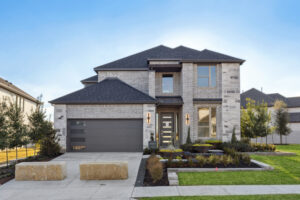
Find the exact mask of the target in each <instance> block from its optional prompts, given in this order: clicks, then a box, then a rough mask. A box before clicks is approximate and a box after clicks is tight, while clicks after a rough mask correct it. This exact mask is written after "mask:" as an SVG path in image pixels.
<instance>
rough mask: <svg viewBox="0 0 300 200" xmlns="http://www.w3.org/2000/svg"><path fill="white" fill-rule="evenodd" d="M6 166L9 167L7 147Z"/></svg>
mask: <svg viewBox="0 0 300 200" xmlns="http://www.w3.org/2000/svg"><path fill="white" fill-rule="evenodd" d="M6 167H8V151H7V148H6Z"/></svg>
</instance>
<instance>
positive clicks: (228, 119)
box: [222, 63, 240, 141]
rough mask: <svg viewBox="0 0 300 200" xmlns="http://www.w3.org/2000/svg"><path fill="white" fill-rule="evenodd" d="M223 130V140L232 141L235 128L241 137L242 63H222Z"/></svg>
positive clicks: (237, 134)
mask: <svg viewBox="0 0 300 200" xmlns="http://www.w3.org/2000/svg"><path fill="white" fill-rule="evenodd" d="M222 99H223V102H222V123H223V124H222V131H223V136H222V140H223V141H230V140H231V135H232V131H233V128H234V127H235V133H236V136H237V138H238V139H239V138H240V65H239V64H236V63H222Z"/></svg>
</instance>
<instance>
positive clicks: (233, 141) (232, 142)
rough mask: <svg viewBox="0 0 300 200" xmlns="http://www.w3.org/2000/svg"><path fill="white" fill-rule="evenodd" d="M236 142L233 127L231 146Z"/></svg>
mask: <svg viewBox="0 0 300 200" xmlns="http://www.w3.org/2000/svg"><path fill="white" fill-rule="evenodd" d="M236 142H237V138H236V135H235V127H234V128H233V130H232V135H231V144H235V143H236Z"/></svg>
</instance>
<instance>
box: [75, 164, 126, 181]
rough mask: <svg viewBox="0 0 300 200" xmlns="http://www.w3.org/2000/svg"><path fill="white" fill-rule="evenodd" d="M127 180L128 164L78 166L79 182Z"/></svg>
mask: <svg viewBox="0 0 300 200" xmlns="http://www.w3.org/2000/svg"><path fill="white" fill-rule="evenodd" d="M127 178H128V162H97V163H82V164H80V180H121V179H127Z"/></svg>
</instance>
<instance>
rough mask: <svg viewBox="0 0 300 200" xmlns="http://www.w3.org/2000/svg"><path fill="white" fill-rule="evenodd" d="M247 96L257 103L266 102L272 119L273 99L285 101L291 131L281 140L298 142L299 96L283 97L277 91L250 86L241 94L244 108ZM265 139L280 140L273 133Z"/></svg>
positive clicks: (299, 138)
mask: <svg viewBox="0 0 300 200" xmlns="http://www.w3.org/2000/svg"><path fill="white" fill-rule="evenodd" d="M247 98H250V99H253V100H255V102H257V103H262V102H265V103H267V104H268V107H269V108H268V109H269V111H270V112H271V113H272V115H271V116H272V121H274V120H275V114H274V108H273V106H274V103H275V101H276V100H281V101H283V102H285V103H286V105H287V111H288V113H289V127H290V128H291V131H292V132H291V133H290V135H288V136H287V137H285V136H284V137H283V142H284V143H289V144H300V97H285V96H283V95H281V94H279V93H273V94H265V93H263V92H261V91H259V90H257V89H255V88H252V89H250V90H248V91H246V92H244V93H242V94H241V106H242V107H244V108H245V107H246V103H247V102H246V99H247ZM267 140H268V142H270V143H276V144H278V143H279V142H280V137H279V135H277V134H273V135H270V136H268V138H267ZM259 141H260V140H259ZM262 141H263V142H265V138H262Z"/></svg>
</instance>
